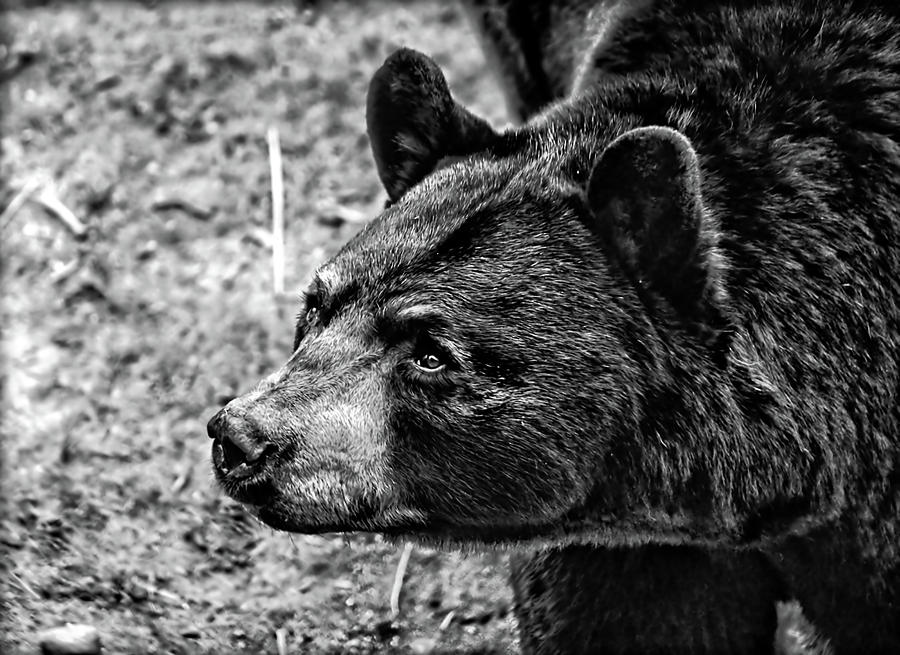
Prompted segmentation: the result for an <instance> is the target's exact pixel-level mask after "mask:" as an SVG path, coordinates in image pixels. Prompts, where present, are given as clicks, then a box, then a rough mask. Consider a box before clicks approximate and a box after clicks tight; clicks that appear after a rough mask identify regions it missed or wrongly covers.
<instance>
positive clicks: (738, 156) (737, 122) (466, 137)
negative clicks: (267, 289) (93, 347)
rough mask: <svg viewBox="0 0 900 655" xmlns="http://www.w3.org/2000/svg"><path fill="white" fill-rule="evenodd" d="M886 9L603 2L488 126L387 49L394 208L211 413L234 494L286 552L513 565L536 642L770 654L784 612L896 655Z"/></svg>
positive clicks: (377, 129)
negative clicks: (409, 544) (551, 68)
mask: <svg viewBox="0 0 900 655" xmlns="http://www.w3.org/2000/svg"><path fill="white" fill-rule="evenodd" d="M563 4H566V3H563ZM513 5H515V3H511V5H510V6H513ZM566 6H568V7H576V6H577V7H585V6H588V4H587V3H584V2H571V3H568V4H566ZM886 6H887V5H885V6H879V5H878V4H877V3H870V2H866V1H865V0H854V1H852V2H848V3H840V4H832V3H828V2H825V1H824V0H797V1H794V2H785V1H781V0H771V1H769V2H746V1H744V0H730V1H729V0H725V1H716V2H713V1H712V0H683V1H680V2H676V0H657V1H655V2H650V1H644V2H632V3H621V2H615V1H613V0H605V1H601V2H598V3H596V5H595V6H594V7H593V8H592V11H595V12H597V13H595V14H591V19H590V20H587V19H584V20H581V25H582V26H584V27H585V28H586V29H595V27H596V26H597V25H601V26H602V27H603V30H604V32H603V34H601V35H599V36H597V38H595V39H587V40H586V41H584V42H586V43H589V44H590V46H591V47H589V48H587V52H586V53H585V56H584V58H583V59H578V58H576V57H574V55H572V54H570V55H567V56H566V57H561V58H559V59H557V61H568V62H569V65H570V66H572V67H573V68H570V69H569V70H568V71H567V72H565V73H560V77H559V78H555V79H556V82H554V84H553V85H552V86H548V87H546V88H544V93H543V95H541V94H538V95H536V96H535V97H533V98H531V99H530V100H528V101H527V102H522V103H520V105H521V111H520V113H521V114H522V116H523V118H526V119H527V120H526V122H525V123H524V124H522V125H521V126H516V127H512V128H510V129H507V130H505V131H497V130H495V129H494V128H493V127H491V126H490V125H489V124H488V123H487V122H486V121H484V120H483V119H481V118H479V117H478V116H476V115H474V114H473V113H472V112H470V111H469V110H467V109H466V108H464V107H462V106H461V105H460V104H458V103H457V102H456V101H455V100H454V99H453V97H452V95H451V93H450V90H449V87H448V85H447V82H446V80H445V78H444V76H443V73H442V72H441V70H440V68H439V67H438V66H437V65H436V64H435V63H434V62H433V61H432V60H431V59H429V58H428V57H427V56H426V55H424V54H422V53H419V52H416V51H413V50H409V49H401V50H399V51H397V52H395V53H394V54H393V55H391V56H390V57H388V59H387V60H386V61H385V63H384V64H383V66H382V67H381V68H380V69H379V70H378V71H377V72H376V73H375V74H374V76H373V78H372V81H371V84H370V87H369V95H368V99H367V107H366V122H367V129H368V133H369V138H370V143H371V148H372V153H373V156H374V159H375V163H376V169H377V171H378V175H379V177H380V179H381V181H382V183H383V185H384V187H385V190H386V192H387V196H388V202H387V203H386V207H385V209H384V211H383V212H382V213H381V214H380V215H379V216H377V217H375V218H374V219H373V220H372V221H371V222H370V223H368V224H367V225H366V226H365V227H364V228H363V229H362V230H361V231H360V232H359V233H358V234H357V235H356V236H355V237H353V238H352V239H351V240H350V241H349V242H348V243H347V244H345V245H344V247H343V248H342V249H341V250H340V251H339V252H338V253H337V254H336V255H335V256H334V257H333V258H331V259H330V260H329V261H328V262H326V263H325V264H324V265H322V266H321V267H320V268H319V270H318V271H317V272H316V274H315V276H314V278H313V280H312V282H311V284H310V286H309V288H308V290H307V292H306V295H305V300H304V305H303V307H302V308H301V311H300V314H299V317H298V320H297V322H296V325H295V326H294V331H295V340H294V350H293V353H292V354H291V356H290V358H289V359H288V361H287V362H286V363H285V364H284V366H283V367H281V368H280V369H279V370H278V371H276V372H274V373H273V374H272V375H270V376H269V377H267V378H266V379H264V380H263V381H261V382H260V383H259V384H258V385H257V387H256V388H255V389H253V390H251V391H249V392H248V393H246V394H244V395H242V396H240V397H239V398H236V399H234V400H232V401H231V402H230V403H229V404H228V405H227V406H226V407H224V408H222V409H221V410H220V411H219V412H217V413H216V415H215V416H213V417H212V419H210V421H209V424H208V426H207V429H208V433H209V436H210V437H211V438H212V439H213V443H212V461H213V470H214V472H215V476H216V479H217V481H218V483H219V484H220V486H221V487H222V488H223V489H224V491H225V492H226V493H228V494H229V495H231V496H232V497H233V498H235V499H236V500H238V501H239V502H241V503H243V504H244V505H245V506H246V507H247V509H248V511H250V512H251V513H253V514H254V515H255V516H256V517H258V518H259V519H260V520H261V521H263V522H264V523H266V524H268V525H270V526H272V527H274V528H276V529H280V530H286V531H292V532H301V533H322V532H333V531H365V532H376V533H381V534H383V535H387V536H388V537H393V538H398V539H417V540H420V541H423V542H427V543H433V544H441V545H445V546H450V547H453V546H465V547H471V546H472V545H482V546H485V547H490V546H503V547H509V548H511V549H512V550H513V555H512V557H511V568H512V576H511V578H512V585H513V590H514V596H515V600H516V617H517V620H518V622H519V629H520V634H521V643H522V648H523V650H524V651H525V652H528V653H763V652H773V650H774V649H775V643H774V641H775V636H776V632H778V631H779V627H778V612H779V608H780V607H782V608H783V607H784V604H783V603H784V602H785V601H789V600H791V599H796V601H797V602H799V604H800V606H801V607H802V609H803V614H804V615H805V616H806V617H807V618H808V619H809V620H810V621H811V622H812V624H813V625H815V626H816V628H817V630H818V632H819V633H820V634H821V637H822V638H823V639H824V640H827V642H828V648H830V649H831V650H833V652H834V653H837V654H838V655H840V654H842V653H861V652H865V653H897V652H900V598H898V595H900V29H898V28H900V24H898V23H900V21H898V19H897V17H896V15H895V13H892V11H891V10H890V9H889V8H887V9H886V8H885V7H886ZM604 12H610V13H604ZM617 12H618V13H617ZM565 15H566V16H571V15H576V16H577V15H578V14H577V13H576V14H572V13H571V12H569V13H566V14H565ZM598 16H599V18H598ZM604 16H606V17H607V18H608V20H603V17H604ZM582 18H584V15H582ZM558 33H563V32H558ZM533 52H538V54H539V56H543V55H541V54H540V49H537V50H535V51H533ZM529 70H531V71H535V70H539V69H538V68H531V69H529ZM526 77H527V76H526ZM535 79H537V78H535ZM560 80H562V82H560ZM513 91H514V93H512V94H511V95H512V96H513V97H515V89H514V90H513ZM522 97H524V96H522ZM520 99H521V98H520Z"/></svg>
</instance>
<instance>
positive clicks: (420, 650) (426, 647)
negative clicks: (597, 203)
mask: <svg viewBox="0 0 900 655" xmlns="http://www.w3.org/2000/svg"><path fill="white" fill-rule="evenodd" d="M436 647H437V640H435V639H431V638H429V637H419V638H418V639H413V640H412V641H411V642H409V650H411V651H412V652H413V653H415V654H416V655H428V653H432V652H434V649H435V648H436Z"/></svg>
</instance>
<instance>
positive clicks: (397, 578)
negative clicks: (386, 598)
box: [391, 542, 413, 619]
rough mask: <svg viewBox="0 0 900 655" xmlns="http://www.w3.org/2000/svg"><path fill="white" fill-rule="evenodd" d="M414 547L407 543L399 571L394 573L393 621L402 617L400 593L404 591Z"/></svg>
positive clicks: (398, 565)
mask: <svg viewBox="0 0 900 655" xmlns="http://www.w3.org/2000/svg"><path fill="white" fill-rule="evenodd" d="M412 549H413V545H412V543H410V542H406V544H405V545H404V546H403V552H402V553H401V554H400V561H399V562H398V563H397V571H396V572H395V573H394V586H393V587H392V588H391V619H396V618H397V617H398V616H400V592H401V591H402V590H403V578H404V576H405V575H406V567H407V565H408V564H409V556H410V555H411V554H412Z"/></svg>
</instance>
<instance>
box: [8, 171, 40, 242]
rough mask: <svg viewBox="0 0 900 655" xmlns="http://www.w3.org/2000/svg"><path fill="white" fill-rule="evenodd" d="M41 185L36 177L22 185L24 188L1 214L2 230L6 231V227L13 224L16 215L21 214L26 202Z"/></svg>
mask: <svg viewBox="0 0 900 655" xmlns="http://www.w3.org/2000/svg"><path fill="white" fill-rule="evenodd" d="M40 185H41V182H40V180H38V179H37V178H34V177H33V178H31V179H29V180H28V181H27V182H25V184H23V185H22V188H21V189H19V191H18V192H17V193H16V195H14V196H13V199H12V200H10V201H9V204H8V205H7V206H6V209H4V210H3V213H2V214H0V230H5V229H6V226H7V225H9V224H10V223H11V222H12V219H13V218H15V216H16V214H18V213H19V210H20V209H22V207H23V206H24V205H25V203H26V202H28V199H29V198H30V197H31V194H33V193H34V192H35V191H36V190H37V189H38V187H39V186H40Z"/></svg>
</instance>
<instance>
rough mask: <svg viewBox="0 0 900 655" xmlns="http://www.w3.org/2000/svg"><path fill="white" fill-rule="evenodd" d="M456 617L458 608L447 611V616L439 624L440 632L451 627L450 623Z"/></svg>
mask: <svg viewBox="0 0 900 655" xmlns="http://www.w3.org/2000/svg"><path fill="white" fill-rule="evenodd" d="M455 617H456V610H450V611H449V612H447V616H445V617H444V620H443V621H441V624H440V625H439V626H438V632H443V631H444V630H446V629H447V628H449V627H450V624H451V623H453V619H454V618H455Z"/></svg>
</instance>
